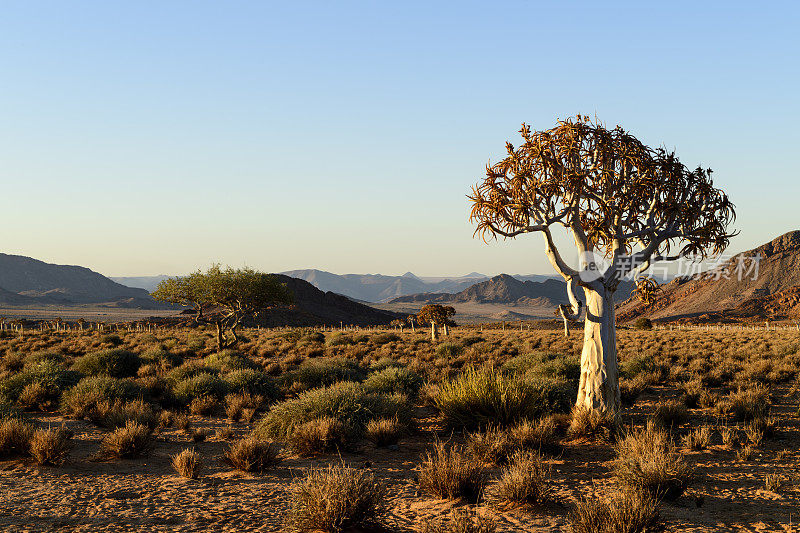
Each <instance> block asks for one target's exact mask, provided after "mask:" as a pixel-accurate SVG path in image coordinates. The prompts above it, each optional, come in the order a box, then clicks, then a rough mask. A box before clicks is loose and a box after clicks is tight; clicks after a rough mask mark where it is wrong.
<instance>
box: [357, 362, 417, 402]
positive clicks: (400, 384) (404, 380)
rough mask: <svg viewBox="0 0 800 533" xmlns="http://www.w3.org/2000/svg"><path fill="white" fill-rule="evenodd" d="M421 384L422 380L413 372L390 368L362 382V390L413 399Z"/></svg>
mask: <svg viewBox="0 0 800 533" xmlns="http://www.w3.org/2000/svg"><path fill="white" fill-rule="evenodd" d="M422 383H423V382H422V378H421V377H420V376H419V375H418V374H417V373H416V372H414V371H413V370H409V369H408V368H402V367H396V366H392V367H389V368H385V369H383V370H381V371H379V372H373V373H371V374H370V375H369V376H368V377H367V379H366V380H365V381H364V388H365V389H367V390H368V391H372V392H385V393H392V392H399V393H402V394H405V395H406V396H408V397H409V398H415V397H416V396H417V393H418V392H419V389H420V387H422Z"/></svg>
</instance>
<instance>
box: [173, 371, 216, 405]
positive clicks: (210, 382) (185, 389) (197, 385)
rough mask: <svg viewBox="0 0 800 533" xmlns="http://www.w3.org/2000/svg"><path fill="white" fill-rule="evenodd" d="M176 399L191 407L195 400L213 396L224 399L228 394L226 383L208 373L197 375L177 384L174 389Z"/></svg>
mask: <svg viewBox="0 0 800 533" xmlns="http://www.w3.org/2000/svg"><path fill="white" fill-rule="evenodd" d="M173 391H174V393H175V397H176V398H177V400H178V401H179V402H181V403H182V404H184V405H189V404H190V403H192V400H194V399H195V398H200V397H202V396H212V397H214V398H217V399H219V398H222V397H223V396H225V393H226V392H227V390H226V387H225V382H223V381H222V380H221V379H220V378H219V376H216V375H214V374H209V373H206V372H203V373H200V374H196V375H194V376H192V377H189V378H186V379H184V380H183V381H181V382H179V383H177V384H176V385H175V388H174V389H173Z"/></svg>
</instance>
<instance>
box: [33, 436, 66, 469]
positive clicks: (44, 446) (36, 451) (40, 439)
mask: <svg viewBox="0 0 800 533" xmlns="http://www.w3.org/2000/svg"><path fill="white" fill-rule="evenodd" d="M72 436H73V434H72V431H70V430H68V429H66V428H63V427H62V428H57V429H52V428H51V429H37V430H36V431H35V432H34V433H33V437H32V438H31V441H30V454H31V457H33V460H34V461H36V464H39V465H47V466H58V465H60V464H62V463H63V462H64V461H65V460H66V459H67V456H68V455H69V451H70V450H71V449H72V440H71V439H72Z"/></svg>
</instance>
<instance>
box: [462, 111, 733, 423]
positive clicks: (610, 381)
mask: <svg viewBox="0 0 800 533" xmlns="http://www.w3.org/2000/svg"><path fill="white" fill-rule="evenodd" d="M520 134H521V136H522V143H521V144H520V145H519V146H518V147H515V146H513V145H512V144H511V143H508V142H507V143H506V152H507V154H506V156H505V158H503V159H502V160H501V161H499V162H497V163H495V164H489V165H487V167H486V176H485V178H483V179H482V181H481V182H479V183H478V184H477V185H475V186H473V188H472V192H471V194H470V195H469V199H470V201H471V203H472V211H471V215H470V220H471V221H472V222H473V223H475V225H476V229H475V232H476V234H478V235H480V236H481V237H482V238H483V239H484V240H485V241H486V240H488V239H490V238H496V237H497V236H502V237H504V238H514V237H517V236H518V235H521V234H523V233H532V232H539V233H542V234H543V236H544V241H545V253H546V254H547V257H548V259H549V260H550V263H551V264H552V266H553V268H554V269H555V270H556V272H558V273H559V274H560V275H561V276H562V277H563V278H564V279H565V280H566V281H567V297H568V299H569V302H570V305H569V306H568V307H567V308H566V310H568V311H571V313H569V312H562V315H563V316H564V317H565V319H566V318H570V319H575V318H577V317H578V316H579V315H580V313H581V310H582V307H583V305H584V304H583V302H582V301H581V300H580V299H579V298H578V294H577V291H576V289H577V287H579V286H580V287H582V288H583V289H584V294H585V295H586V300H587V306H588V308H587V319H586V324H585V328H586V343H585V344H584V350H583V353H582V356H581V359H582V366H583V372H582V375H581V387H580V389H579V391H580V392H579V395H578V404H579V405H583V406H585V407H587V408H590V409H601V410H606V409H616V408H617V407H618V406H619V387H618V378H617V363H616V342H615V334H614V332H613V328H614V304H613V299H612V298H611V296H612V295H613V292H614V291H615V290H616V288H617V286H618V284H619V282H620V280H621V279H622V277H623V276H630V275H636V274H638V273H642V272H645V271H646V270H647V269H648V268H649V267H650V266H651V265H652V264H653V263H654V262H656V261H665V260H674V259H678V258H680V257H685V256H694V257H699V258H704V257H706V256H708V255H709V254H717V253H721V252H722V251H723V250H724V249H725V248H726V247H727V246H728V243H729V240H730V238H731V237H732V236H733V235H734V234H733V233H729V232H728V230H727V228H728V225H729V224H730V223H731V222H732V221H733V220H734V219H735V212H734V206H733V204H732V203H731V202H730V200H729V199H728V196H727V195H726V194H725V193H724V192H723V191H721V190H720V189H717V188H715V187H714V184H713V181H712V179H711V174H712V171H711V169H708V168H703V167H699V166H698V167H697V168H695V169H694V170H689V169H688V168H687V167H686V166H684V165H683V164H682V163H681V162H680V160H679V159H678V157H677V156H676V155H675V153H674V152H670V151H667V150H666V149H664V148H656V149H653V148H650V147H648V146H646V145H644V144H643V143H642V142H641V141H639V140H638V139H637V138H636V137H634V136H633V135H631V134H630V133H628V132H626V131H625V130H623V129H622V128H621V127H619V126H617V127H615V128H613V129H608V128H606V127H605V126H604V125H602V124H600V123H597V122H592V121H591V120H589V118H588V117H585V116H580V115H579V116H577V117H576V118H574V119H568V120H563V121H559V122H558V124H557V125H556V126H555V127H554V128H551V129H548V130H544V131H532V130H531V128H530V127H529V126H528V125H526V124H523V125H522V128H521V129H520ZM555 227H563V228H565V229H566V231H567V232H568V233H569V234H570V235H571V237H572V240H573V241H574V243H575V247H576V251H577V255H578V257H579V264H578V265H570V264H569V263H568V262H567V261H566V260H565V259H564V256H563V255H562V253H561V251H560V250H559V249H558V248H557V246H556V244H555V241H554V239H553V228H555ZM640 285H641V287H640V291H639V294H641V295H644V296H645V297H647V296H648V295H651V294H652V292H653V290H654V289H653V287H652V286H651V285H647V286H645V285H642V284H640Z"/></svg>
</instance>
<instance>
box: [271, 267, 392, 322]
mask: <svg viewBox="0 0 800 533" xmlns="http://www.w3.org/2000/svg"><path fill="white" fill-rule="evenodd" d="M276 276H277V277H278V278H280V280H281V281H282V282H283V283H285V284H286V286H287V288H288V289H289V290H290V291H291V292H292V294H294V305H293V306H292V307H291V308H281V309H275V310H272V311H270V312H268V313H265V314H264V315H263V316H262V317H259V319H258V320H257V322H258V323H260V324H262V325H265V326H271V327H275V326H312V325H335V326H338V325H339V324H340V323H343V324H345V325H347V324H349V325H358V326H371V325H380V324H388V323H389V322H391V321H392V320H394V319H395V318H399V317H400V316H401V315H398V314H396V313H392V312H390V311H383V310H380V309H375V308H373V307H370V306H368V305H364V304H361V303H358V302H354V301H353V300H351V299H349V298H347V297H345V296H342V295H340V294H336V293H333V292H323V291H321V290H319V289H317V288H316V287H314V286H313V285H312V284H310V283H309V282H307V281H305V280H302V279H298V278H292V277H289V276H285V275H282V274H276Z"/></svg>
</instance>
